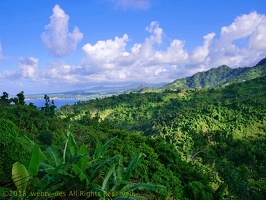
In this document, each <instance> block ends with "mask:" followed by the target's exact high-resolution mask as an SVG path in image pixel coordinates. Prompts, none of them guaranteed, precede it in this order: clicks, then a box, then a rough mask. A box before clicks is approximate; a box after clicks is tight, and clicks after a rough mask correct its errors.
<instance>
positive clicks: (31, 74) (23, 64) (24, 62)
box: [19, 57, 38, 79]
mask: <svg viewBox="0 0 266 200" xmlns="http://www.w3.org/2000/svg"><path fill="white" fill-rule="evenodd" d="M19 68H20V71H19V73H20V74H21V76H22V77H23V78H30V79H36V77H37V75H38V74H37V71H38V59H37V58H34V57H28V58H20V60H19Z"/></svg>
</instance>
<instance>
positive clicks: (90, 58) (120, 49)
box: [82, 34, 128, 72]
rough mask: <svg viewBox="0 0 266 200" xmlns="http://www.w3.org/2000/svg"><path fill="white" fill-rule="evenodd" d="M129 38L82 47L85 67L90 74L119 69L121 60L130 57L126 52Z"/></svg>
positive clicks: (124, 37) (125, 36) (116, 38)
mask: <svg viewBox="0 0 266 200" xmlns="http://www.w3.org/2000/svg"><path fill="white" fill-rule="evenodd" d="M127 41H128V36H127V35H126V34H125V35H124V36H123V37H122V38H119V37H115V39H114V40H111V39H108V40H106V41H98V42H97V43H96V44H95V45H91V44H89V43H88V44H86V45H84V46H83V47H82V50H83V52H84V58H83V66H84V67H85V68H86V71H88V72H96V71H102V70H111V69H114V68H116V67H119V66H120V65H121V64H120V63H119V62H118V60H119V58H121V57H124V56H128V53H127V52H126V51H125V47H126V43H127Z"/></svg>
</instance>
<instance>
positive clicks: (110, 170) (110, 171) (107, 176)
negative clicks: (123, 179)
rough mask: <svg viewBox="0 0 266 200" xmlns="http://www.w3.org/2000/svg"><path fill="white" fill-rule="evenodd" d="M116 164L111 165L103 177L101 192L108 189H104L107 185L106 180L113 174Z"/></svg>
mask: <svg viewBox="0 0 266 200" xmlns="http://www.w3.org/2000/svg"><path fill="white" fill-rule="evenodd" d="M116 165H117V164H113V165H112V166H111V167H110V169H109V170H108V172H107V173H106V175H105V177H104V181H103V184H102V190H103V191H104V190H106V189H108V188H106V186H107V184H108V180H109V178H110V176H111V175H112V174H113V173H114V172H115V166H116Z"/></svg>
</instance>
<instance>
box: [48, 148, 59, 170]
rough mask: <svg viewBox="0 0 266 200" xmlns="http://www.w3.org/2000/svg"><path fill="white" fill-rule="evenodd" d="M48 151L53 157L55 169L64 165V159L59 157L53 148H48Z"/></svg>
mask: <svg viewBox="0 0 266 200" xmlns="http://www.w3.org/2000/svg"><path fill="white" fill-rule="evenodd" d="M46 151H47V152H48V153H49V154H50V155H51V157H52V159H53V164H54V166H55V167H56V166H58V165H60V164H61V163H62V158H60V157H59V155H58V153H57V152H56V151H55V150H54V149H53V148H52V147H48V148H46Z"/></svg>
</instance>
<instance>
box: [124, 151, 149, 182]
mask: <svg viewBox="0 0 266 200" xmlns="http://www.w3.org/2000/svg"><path fill="white" fill-rule="evenodd" d="M142 155H144V154H143V153H141V154H139V155H138V156H136V157H135V158H134V159H133V160H132V161H131V163H130V164H129V165H128V167H127V170H126V173H125V175H124V178H123V180H125V181H128V180H129V178H130V174H131V172H132V170H133V169H134V168H135V166H136V165H137V163H138V161H139V159H140V158H141V156H142Z"/></svg>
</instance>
